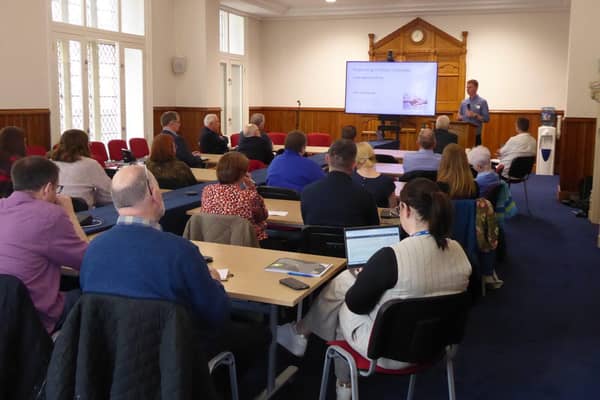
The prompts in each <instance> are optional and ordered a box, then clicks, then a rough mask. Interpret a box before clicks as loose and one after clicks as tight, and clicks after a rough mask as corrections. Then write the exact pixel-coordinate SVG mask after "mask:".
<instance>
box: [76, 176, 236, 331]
mask: <svg viewBox="0 0 600 400" xmlns="http://www.w3.org/2000/svg"><path fill="white" fill-rule="evenodd" d="M112 196H113V203H114V205H115V207H116V208H117V211H118V212H119V219H118V220H117V224H116V225H115V226H114V227H113V228H112V229H110V230H108V231H107V232H104V233H102V234H101V235H99V236H98V237H97V238H95V239H94V240H93V241H92V242H91V244H90V246H89V248H88V251H87V252H86V254H85V256H84V259H83V263H82V265H81V275H80V281H81V290H82V291H83V292H84V293H85V292H95V293H105V294H114V295H120V296H129V297H136V298H148V299H162V300H169V301H173V302H176V303H179V304H183V305H186V306H188V307H189V308H190V309H191V310H192V311H193V312H194V314H195V315H196V316H197V317H199V318H200V319H201V320H202V321H203V322H204V323H205V324H206V325H207V326H212V327H215V326H217V325H219V324H220V323H222V322H223V321H225V320H226V319H227V318H228V316H229V298H228V297H227V294H226V293H225V290H224V289H223V286H222V285H221V283H220V282H219V281H218V279H219V277H218V274H217V273H216V271H213V270H211V269H210V268H209V267H208V266H207V265H206V262H205V261H204V257H202V254H200V252H199V251H198V247H196V246H195V245H193V244H192V243H191V242H189V241H188V240H186V239H184V238H182V237H180V236H176V235H173V234H171V233H166V232H163V231H162V228H161V226H160V225H159V223H158V221H159V220H160V218H161V217H162V216H163V215H164V213H165V206H164V203H163V199H162V195H161V192H160V189H159V187H158V183H157V182H156V179H155V178H154V176H153V175H152V173H151V172H150V171H148V170H147V169H146V168H145V167H143V166H139V165H134V166H128V167H124V168H121V169H120V170H119V171H118V172H117V174H116V175H115V176H114V178H113V180H112Z"/></svg>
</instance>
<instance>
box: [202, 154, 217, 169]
mask: <svg viewBox="0 0 600 400" xmlns="http://www.w3.org/2000/svg"><path fill="white" fill-rule="evenodd" d="M221 157H223V154H210V153H202V154H201V155H200V158H202V160H204V162H205V163H206V164H207V165H213V166H214V165H217V163H218V162H219V160H220V159H221Z"/></svg>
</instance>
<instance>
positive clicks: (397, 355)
mask: <svg viewBox="0 0 600 400" xmlns="http://www.w3.org/2000/svg"><path fill="white" fill-rule="evenodd" d="M470 301H471V296H470V295H469V294H468V293H467V292H463V293H458V294H451V295H444V296H435V297H423V298H415V299H396V300H390V301H388V302H386V303H384V304H383V305H382V306H381V308H380V309H379V311H378V312H377V317H376V318H375V322H374V323H373V329H372V330H371V337H370V339H369V347H368V350H367V355H368V357H369V358H370V359H373V360H375V359H378V358H381V357H385V358H391V359H394V360H399V361H404V362H410V363H424V362H428V361H433V360H434V359H435V358H436V357H438V356H440V355H441V354H443V352H444V350H445V348H446V346H448V345H452V344H458V343H460V342H461V341H462V338H463V335H464V330H465V326H466V323H467V316H468V312H469V306H470Z"/></svg>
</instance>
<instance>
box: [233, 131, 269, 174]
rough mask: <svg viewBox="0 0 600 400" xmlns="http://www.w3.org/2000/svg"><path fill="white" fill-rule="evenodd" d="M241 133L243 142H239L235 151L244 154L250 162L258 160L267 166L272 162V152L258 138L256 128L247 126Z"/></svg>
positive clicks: (266, 144)
mask: <svg viewBox="0 0 600 400" xmlns="http://www.w3.org/2000/svg"><path fill="white" fill-rule="evenodd" d="M242 132H243V135H244V141H243V142H242V141H240V144H239V145H238V147H237V151H239V152H240V153H242V154H244V155H245V156H246V157H248V159H250V160H259V161H262V162H263V163H264V164H267V165H269V164H270V163H271V161H272V160H273V150H271V146H270V144H269V143H267V142H266V141H265V139H263V138H262V137H260V131H259V130H258V126H256V125H254V124H248V125H246V126H245V127H244V130H243V131H242Z"/></svg>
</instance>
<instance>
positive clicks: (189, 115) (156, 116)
mask: <svg viewBox="0 0 600 400" xmlns="http://www.w3.org/2000/svg"><path fill="white" fill-rule="evenodd" d="M166 111H177V112H178V113H179V118H180V119H181V130H180V131H179V134H180V135H181V136H183V137H184V139H185V142H186V143H187V145H188V147H189V148H190V149H191V150H192V151H195V150H198V140H199V138H200V130H201V129H202V128H203V127H204V117H205V116H206V114H217V115H219V116H220V115H221V108H219V107H162V106H161V107H154V112H153V120H154V135H158V134H159V133H160V131H161V124H160V116H161V115H162V113H164V112H166ZM224 133H225V134H229V133H232V132H224Z"/></svg>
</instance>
